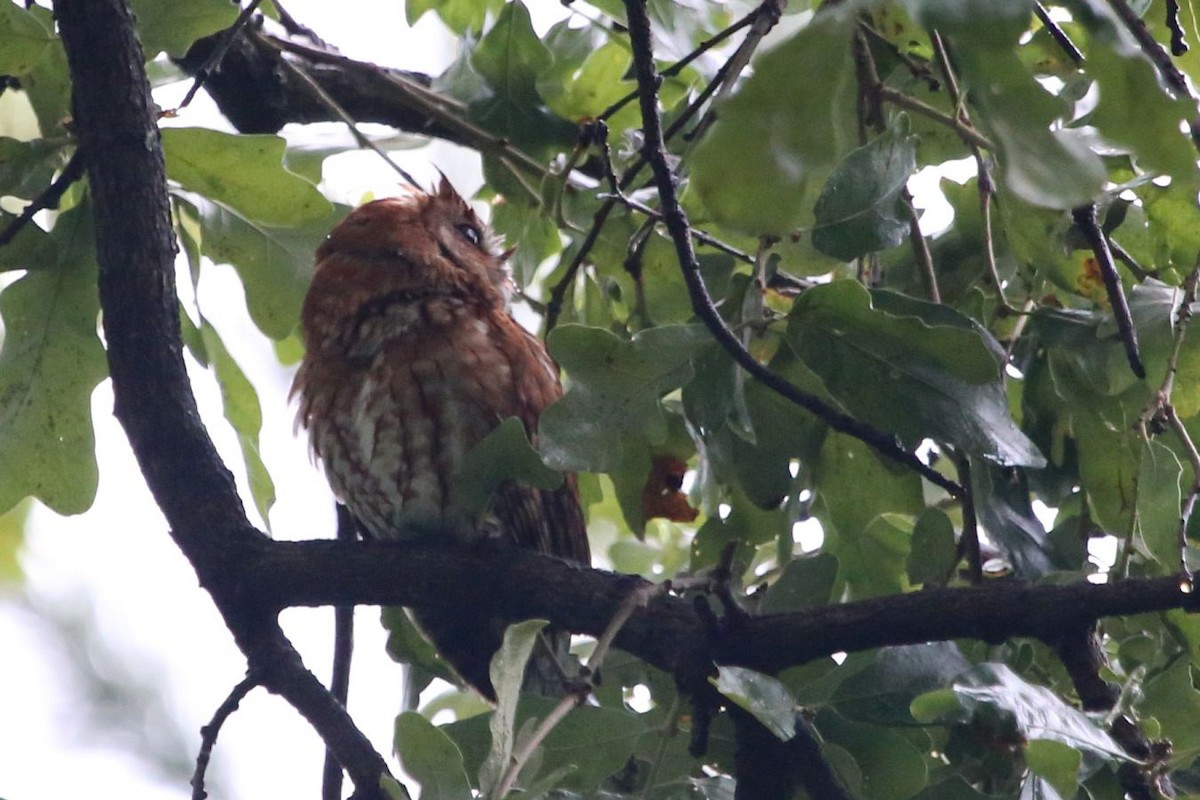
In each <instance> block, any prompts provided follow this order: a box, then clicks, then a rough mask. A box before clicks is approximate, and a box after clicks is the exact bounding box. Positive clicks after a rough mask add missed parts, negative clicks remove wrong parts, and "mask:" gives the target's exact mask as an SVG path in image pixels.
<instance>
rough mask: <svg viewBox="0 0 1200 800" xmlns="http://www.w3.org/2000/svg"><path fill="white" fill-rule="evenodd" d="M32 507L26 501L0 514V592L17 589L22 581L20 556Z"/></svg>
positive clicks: (22, 570)
mask: <svg viewBox="0 0 1200 800" xmlns="http://www.w3.org/2000/svg"><path fill="white" fill-rule="evenodd" d="M32 506H33V503H32V502H31V501H28V500H27V501H24V502H20V503H17V505H16V506H15V507H13V508H11V509H9V510H8V511H5V512H3V513H0V591H9V590H11V589H13V588H14V587H19V586H20V584H21V582H22V580H23V579H24V576H25V572H24V569H23V567H22V565H21V558H20V555H21V551H22V550H24V549H25V523H26V521H27V520H28V519H29V509H30V508H31V507H32Z"/></svg>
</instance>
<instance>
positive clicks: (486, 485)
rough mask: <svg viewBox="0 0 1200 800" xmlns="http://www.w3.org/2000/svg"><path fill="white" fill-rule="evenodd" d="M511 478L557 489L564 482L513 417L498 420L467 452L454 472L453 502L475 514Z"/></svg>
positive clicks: (469, 515) (524, 482) (523, 482)
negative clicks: (542, 457) (544, 459)
mask: <svg viewBox="0 0 1200 800" xmlns="http://www.w3.org/2000/svg"><path fill="white" fill-rule="evenodd" d="M510 481H516V482H517V483H522V484H526V485H529V486H535V487H537V488H539V489H557V488H558V487H559V486H561V485H562V482H563V476H562V473H561V472H556V471H555V470H552V469H550V468H549V467H547V466H546V465H545V463H543V462H542V459H541V456H539V455H538V454H537V451H536V450H534V449H533V446H532V445H530V444H529V437H528V436H527V435H526V434H525V425H524V424H523V423H522V422H521V420H519V419H517V418H516V417H509V418H508V419H506V420H504V421H503V422H501V423H500V424H499V425H497V426H496V428H495V430H493V431H492V432H491V433H489V434H488V435H487V436H486V437H484V439H483V441H481V442H479V444H477V445H475V446H474V447H472V448H471V449H470V450H469V451H468V452H467V454H466V456H465V457H464V458H463V461H462V465H461V466H460V467H459V470H458V472H457V474H455V476H454V487H453V492H452V497H453V498H454V500H453V505H454V507H455V508H456V509H458V510H459V511H461V512H462V513H463V514H465V515H466V516H468V517H474V516H475V515H477V514H479V513H481V512H482V511H484V509H486V508H487V505H488V501H489V500H491V497H492V492H494V491H495V490H496V489H498V488H499V487H500V486H502V485H503V484H505V483H508V482H510Z"/></svg>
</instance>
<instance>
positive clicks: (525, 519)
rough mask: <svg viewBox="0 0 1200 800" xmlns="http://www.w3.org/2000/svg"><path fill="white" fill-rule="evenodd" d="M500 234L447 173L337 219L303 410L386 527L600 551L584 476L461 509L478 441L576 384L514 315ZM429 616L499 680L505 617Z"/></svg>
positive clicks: (457, 652)
mask: <svg viewBox="0 0 1200 800" xmlns="http://www.w3.org/2000/svg"><path fill="white" fill-rule="evenodd" d="M496 244H497V243H496V242H495V241H494V240H493V239H492V237H491V235H490V233H489V232H488V230H487V229H486V228H485V227H484V226H483V225H482V224H481V223H480V221H479V219H478V218H477V217H476V215H475V213H474V212H473V211H472V210H471V207H470V206H469V205H467V203H466V202H465V201H464V200H463V199H462V198H461V197H459V195H458V194H457V193H456V192H455V191H454V189H453V188H452V187H451V186H450V184H449V182H448V181H446V179H445V178H443V179H442V181H441V184H440V185H439V187H438V188H437V190H436V192H434V193H431V194H425V193H422V192H417V191H414V192H412V193H410V194H409V195H408V196H405V197H398V198H391V199H386V200H376V201H374V202H371V203H367V204H366V205H364V206H362V207H361V208H359V209H357V210H355V211H354V212H353V213H351V214H350V215H349V216H347V217H346V219H345V220H343V221H342V222H341V223H340V224H338V225H337V227H335V228H334V229H333V231H332V232H331V233H330V234H329V236H328V237H327V238H326V240H325V241H324V243H322V244H321V246H320V247H319V248H318V249H317V254H316V271H315V274H314V276H313V282H312V286H311V287H310V288H309V291H308V296H307V297H306V298H305V300H304V308H303V312H302V316H301V325H302V329H303V334H304V343H305V347H306V350H307V352H306V354H305V356H304V360H303V362H302V363H301V365H300V370H299V372H298V373H297V374H296V380H295V383H294V385H293V388H292V391H293V394H298V395H299V396H300V411H299V417H298V421H299V423H300V424H302V425H304V426H305V427H306V428H308V431H309V436H310V440H311V444H312V449H313V451H314V452H315V453H316V455H317V456H319V458H320V460H321V461H322V463H323V464H324V467H325V472H326V474H327V476H328V478H329V482H330V484H331V485H332V486H333V490H334V493H335V494H336V495H337V497H338V498H339V499H340V500H341V501H342V502H343V503H345V504H346V505H347V506H348V507H349V509H350V511H351V512H352V513H353V514H354V516H355V517H356V518H357V519H358V520H359V521H360V523H361V524H362V526H363V527H364V528H365V530H366V531H367V533H368V534H369V535H371V536H373V537H378V538H381V539H387V538H395V537H396V536H397V535H398V533H399V532H400V531H401V530H402V529H407V530H409V531H411V530H414V529H416V530H425V531H427V532H428V531H437V530H439V525H441V527H442V529H445V528H447V527H450V525H449V523H453V524H454V525H458V526H462V525H463V524H466V525H467V526H468V528H469V527H471V526H474V527H475V528H476V530H477V531H480V532H481V534H480V535H483V534H482V531H484V530H487V531H491V532H493V533H494V532H495V531H497V530H498V531H499V532H500V534H501V535H502V536H503V537H504V538H506V539H508V540H510V541H511V542H513V543H515V544H516V545H518V546H520V547H528V548H531V549H533V550H537V551H540V552H543V553H549V554H552V555H557V556H560V557H563V558H567V559H571V560H573V561H578V562H581V563H585V564H586V563H588V562H589V560H590V559H589V554H588V542H587V532H586V530H585V527H584V520H583V512H582V510H581V508H580V505H579V497H578V491H577V489H576V484H575V480H574V477H573V476H567V480H566V482H565V483H564V484H563V485H562V486H561V487H560V488H559V489H556V490H552V491H551V490H543V489H535V488H531V487H528V486H522V485H519V484H516V483H509V484H505V485H504V486H502V487H501V488H500V489H499V490H498V491H497V492H496V495H495V497H494V499H493V502H492V505H491V508H490V509H489V511H488V514H487V518H486V519H482V520H481V519H476V520H448V519H446V515H448V514H450V513H451V508H450V499H451V498H450V494H451V487H452V484H453V480H454V477H455V474H456V472H457V470H458V469H459V467H460V465H461V464H462V461H463V457H464V455H465V454H466V453H467V451H469V450H470V449H471V447H473V446H474V445H475V444H477V443H478V442H479V441H480V440H482V439H483V438H484V437H485V436H487V434H488V433H489V432H491V431H492V430H493V429H494V428H495V427H496V426H497V425H498V424H499V423H500V422H501V421H503V420H504V419H506V418H508V417H512V416H516V417H517V418H519V419H520V420H521V421H522V422H523V423H524V425H525V428H526V431H527V432H528V433H529V434H530V436H531V437H532V436H535V435H536V430H537V422H538V415H539V414H540V413H541V411H542V409H543V408H545V407H546V406H547V405H548V404H549V403H551V402H552V401H554V400H555V399H557V398H558V397H559V396H560V395H561V394H562V388H561V386H560V384H559V381H558V370H557V368H556V366H555V364H554V362H553V361H552V360H551V359H550V356H549V354H547V352H546V349H545V347H543V345H542V343H541V341H540V340H539V339H537V338H536V337H535V336H533V335H531V334H530V333H528V332H527V331H525V330H524V329H523V328H522V327H521V326H520V325H518V324H517V322H516V321H515V320H514V319H513V318H512V316H511V315H510V314H509V310H508V302H509V296H510V293H511V290H512V285H511V280H510V278H509V274H508V270H507V269H506V267H505V264H504V260H505V257H506V255H507V254H502V253H499V252H498V249H497V247H496ZM454 591H455V588H454V587H453V586H447V587H445V593H446V594H447V595H452V594H453V593H454ZM417 618H418V621H419V622H420V623H421V625H422V627H423V628H424V629H425V631H426V633H427V634H429V636H430V638H431V639H433V642H434V644H435V645H436V646H437V647H438V650H439V651H440V652H441V653H442V655H443V656H444V657H445V658H446V659H447V660H448V661H449V662H450V663H451V664H452V665H454V667H455V668H456V669H457V670H458V672H459V674H461V675H462V677H463V678H465V679H466V680H467V681H468V682H469V683H471V684H472V685H474V686H475V687H476V688H477V689H479V690H480V691H482V692H483V693H484V694H488V695H490V694H491V693H492V690H491V682H490V680H489V678H488V664H489V661H490V659H491V656H492V655H493V653H494V652H495V650H496V648H497V647H498V646H499V643H500V639H501V636H502V633H503V626H502V625H501V624H500V623H499V621H498V620H495V619H491V618H488V617H486V616H483V615H480V614H473V613H467V612H452V611H447V610H445V609H437V608H435V607H432V606H431V607H430V608H428V609H423V610H422V611H421V613H419V614H418V616H417ZM561 638H562V637H561V636H560V640H561Z"/></svg>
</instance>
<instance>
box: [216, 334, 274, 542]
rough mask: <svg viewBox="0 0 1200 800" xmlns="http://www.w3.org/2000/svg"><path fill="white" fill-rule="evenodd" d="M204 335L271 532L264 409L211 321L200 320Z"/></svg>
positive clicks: (271, 486) (254, 493)
mask: <svg viewBox="0 0 1200 800" xmlns="http://www.w3.org/2000/svg"><path fill="white" fill-rule="evenodd" d="M200 335H201V338H202V339H203V341H204V350H205V353H206V354H207V356H208V363H209V366H210V367H211V368H212V370H213V373H214V374H215V375H216V378H217V385H218V386H219V387H220V389H221V404H222V405H223V406H224V408H225V419H227V420H228V421H229V424H230V425H231V426H233V430H234V432H235V433H236V434H237V438H238V445H239V446H240V447H241V450H242V459H243V461H244V462H245V464H246V476H247V478H248V480H249V482H250V496H251V497H252V498H254V507H255V508H256V509H258V513H259V516H261V517H262V519H263V523H264V524H265V525H266V526H267V528H268V530H269V529H270V525H271V523H270V512H271V506H273V505H274V504H275V483H274V481H272V480H271V475H270V473H269V472H267V466H266V464H264V463H263V460H262V454H261V452H260V451H259V441H258V435H259V433H260V432H261V431H262V407H261V406H260V405H259V402H258V393H257V392H256V391H255V390H254V385H253V384H251V383H250V380H249V379H248V378H247V377H246V373H244V372H242V368H241V367H239V366H238V364H237V362H236V361H234V360H233V356H231V355H230V354H229V351H228V350H227V349H226V348H225V343H224V342H223V341H221V337H220V335H219V334H218V333H217V331H216V329H215V328H213V327H212V325H210V324H209V323H208V321H207V320H205V319H203V318H201V320H200Z"/></svg>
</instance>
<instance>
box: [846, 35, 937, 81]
mask: <svg viewBox="0 0 1200 800" xmlns="http://www.w3.org/2000/svg"><path fill="white" fill-rule="evenodd" d="M858 27H859V30H861V31H862V32H863V33H865V34H867V36H869V37H871V38H872V39H873V40H875V42H877V43H878V44H879V45H880V46H882V47H886V48H887V49H888V50H889V51H890V52H891V54H892V56H893V57H894V58H896V59H897V60H898V61H900V63H902V64H904V66H905V67H907V68H908V71H909V72H910V73H911V74H912V76H913V77H914V78H916V79H918V80H921V81H924V82H925V85H926V86H928V87H929V91H931V92H936V91H937V90H938V89H940V88H941V82H940V81H939V80H938V78H937V76H935V75H934V74H933V73H932V72H931V71H930V70H929V67H928V66H926V65H925V64H923V63H921V62H919V61H917V60H916V59H915V58H913V57H912V56H910V55H908V54H907V53H905V52H904V51H903V50H901V49H900V48H899V47H897V46H896V45H895V44H893V43H892V42H891V41H889V40H888V38H887V37H886V36H884V35H883V34H882V33H880V32H879V31H878V30H876V29H875V27H874V26H872V25H868V24H867V23H866V22H865V21H860V22H859V23H858Z"/></svg>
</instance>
